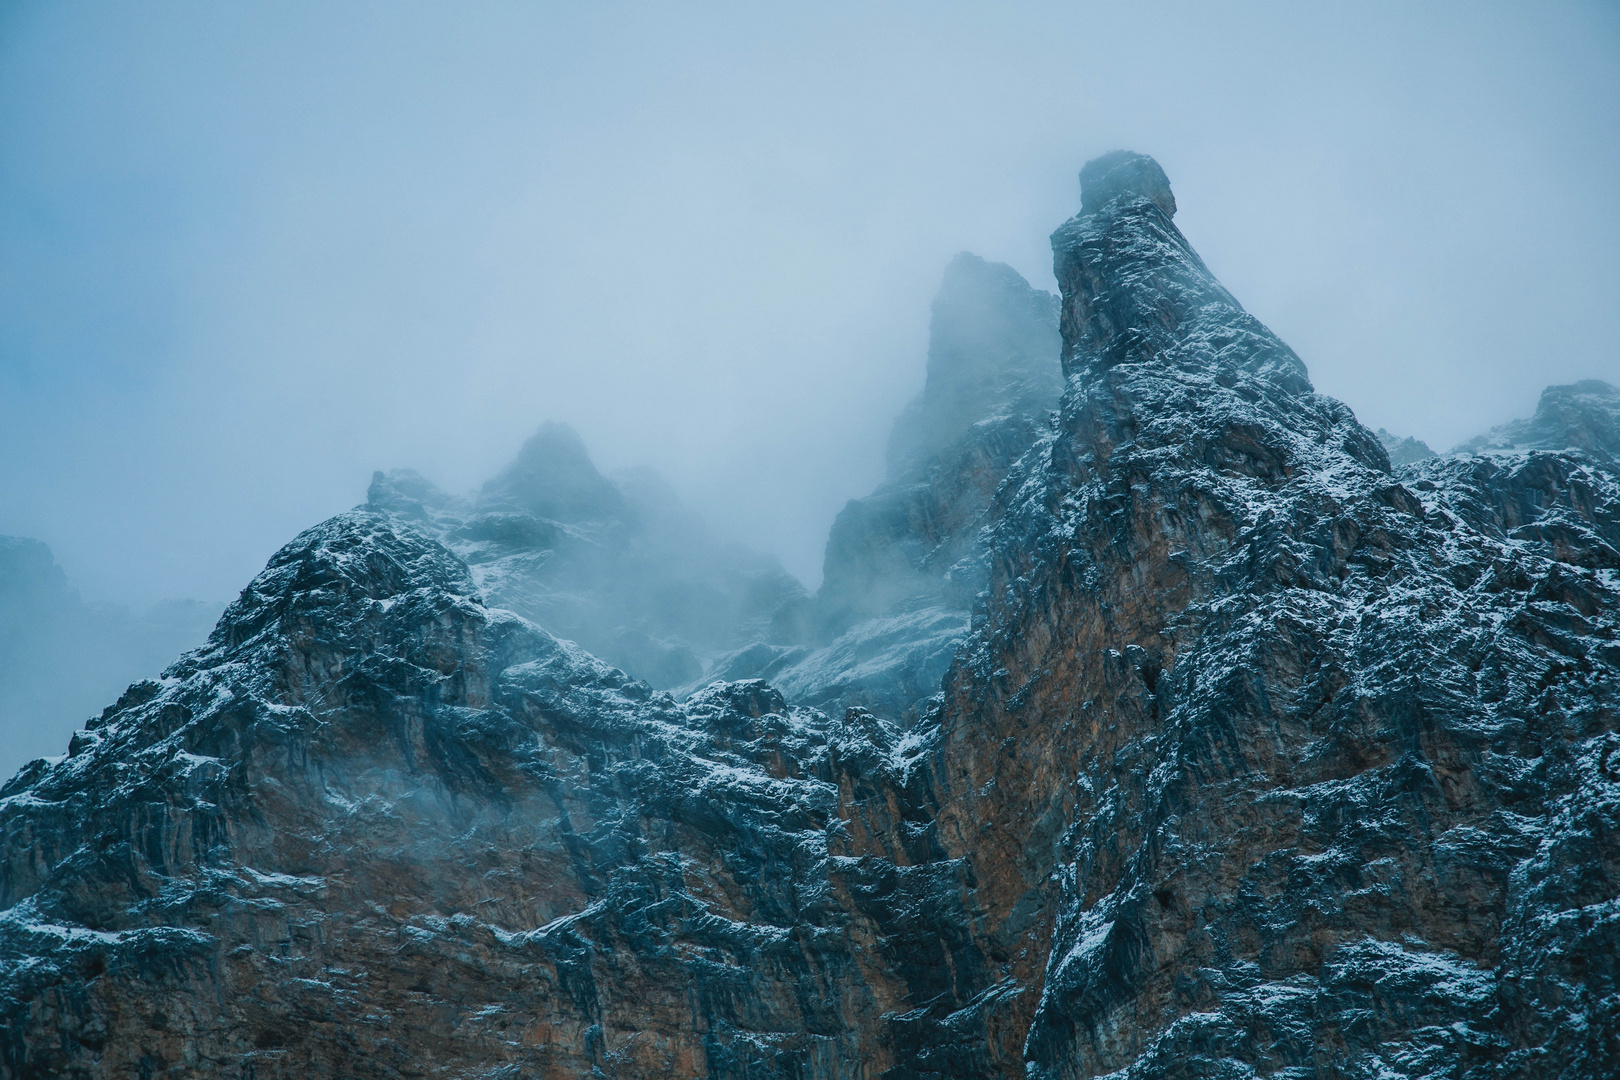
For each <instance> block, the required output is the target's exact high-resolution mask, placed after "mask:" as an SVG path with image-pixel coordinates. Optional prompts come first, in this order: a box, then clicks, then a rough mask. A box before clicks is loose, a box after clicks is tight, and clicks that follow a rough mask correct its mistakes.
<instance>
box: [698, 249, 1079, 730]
mask: <svg viewBox="0 0 1620 1080" xmlns="http://www.w3.org/2000/svg"><path fill="white" fill-rule="evenodd" d="M1057 307H1058V304H1057V297H1055V296H1053V295H1052V294H1050V293H1047V292H1042V291H1041V290H1039V289H1035V288H1032V287H1031V286H1030V284H1029V283H1028V282H1027V281H1025V280H1024V279H1023V278H1022V277H1021V276H1019V274H1018V272H1017V271H1015V270H1013V269H1012V268H1011V267H1009V266H1004V265H1002V264H1000V263H991V262H986V261H985V260H984V259H981V258H979V257H977V256H975V255H972V254H969V253H967V252H964V253H962V254H960V255H958V256H957V257H956V258H955V259H954V260H952V262H951V264H950V266H948V267H947V268H946V271H945V276H944V280H943V281H942V282H941V283H940V288H939V292H938V294H937V295H936V296H935V299H934V304H933V316H932V319H931V322H930V327H929V345H928V368H927V379H926V382H925V383H924V385H923V389H922V392H921V393H920V394H918V395H917V397H916V399H915V400H913V401H912V402H911V403H910V404H909V405H908V406H907V407H906V409H905V411H904V412H903V413H901V415H900V417H899V419H897V420H896V421H895V425H894V429H893V431H892V432H891V434H890V437H889V448H888V476H887V478H886V479H885V480H884V482H883V483H882V484H881V485H879V487H878V489H877V490H876V491H874V492H873V493H872V494H871V495H868V496H866V497H865V498H860V499H854V500H851V501H850V503H849V505H848V506H846V507H845V508H844V510H843V511H842V512H841V513H840V514H839V515H838V517H837V519H836V520H835V521H834V522H833V526H832V530H831V533H830V535H829V536H828V538H827V550H826V560H825V564H824V571H823V575H822V586H821V588H820V590H818V592H817V593H816V595H815V596H814V597H813V598H805V599H804V600H797V601H793V602H791V603H789V604H787V605H785V606H784V609H783V610H781V611H780V612H778V614H777V616H776V617H775V619H774V620H773V625H772V627H771V633H770V634H769V635H768V636H767V637H766V638H765V639H763V640H761V641H758V642H754V643H752V644H751V645H750V646H749V647H747V648H744V649H741V650H738V651H737V652H736V653H734V654H732V655H730V656H726V657H722V658H720V659H719V660H717V661H716V662H715V663H714V664H713V665H712V666H711V668H710V669H709V670H708V671H707V672H705V674H704V677H703V678H702V679H700V680H697V681H695V682H693V683H691V684H689V685H688V686H687V687H686V688H685V689H686V690H688V691H691V690H695V689H698V688H700V687H701V686H703V685H706V684H707V682H708V681H710V680H712V679H715V678H721V679H739V678H768V679H769V680H771V682H772V683H773V685H775V686H777V687H778V688H780V689H781V691H782V692H783V693H785V694H787V695H788V696H789V697H790V698H791V699H792V700H794V701H796V702H801V703H803V704H806V705H810V706H813V707H815V708H821V709H826V710H829V711H832V712H841V711H843V710H844V709H847V708H852V707H859V708H865V709H870V710H872V711H873V712H875V713H877V714H878V715H881V716H883V717H885V718H887V719H890V720H896V721H899V722H900V723H901V724H902V725H903V726H910V725H911V724H912V723H914V722H915V721H916V718H917V716H918V714H919V712H920V710H921V709H922V708H923V707H924V705H925V703H926V702H927V701H928V700H929V699H930V698H931V697H933V696H934V695H935V694H937V692H938V690H939V685H940V678H941V677H942V676H943V675H944V674H945V670H946V669H947V668H948V667H949V666H950V663H951V659H952V657H953V656H954V655H955V653H956V650H957V647H958V646H959V645H960V644H961V643H962V641H963V639H964V638H965V637H966V636H967V633H968V623H969V615H970V611H971V609H972V606H973V603H974V601H975V599H976V598H977V596H978V594H979V593H980V592H981V591H982V590H983V588H984V586H985V584H986V578H985V573H986V563H985V549H984V543H983V541H984V537H983V531H984V529H985V527H986V526H987V525H988V524H989V523H990V520H989V518H988V517H987V514H988V513H989V511H990V508H991V506H992V504H993V502H994V498H995V494H996V491H997V489H998V488H999V487H1000V485H1001V484H1002V482H1003V481H1004V480H1005V479H1006V477H1007V474H1008V473H1009V472H1010V471H1011V469H1012V466H1013V464H1014V463H1015V462H1016V461H1017V460H1018V458H1019V457H1020V456H1021V455H1022V454H1023V453H1024V452H1025V451H1026V450H1028V449H1029V448H1030V446H1031V445H1033V444H1034V443H1035V441H1036V439H1037V438H1039V436H1040V434H1041V433H1042V432H1043V431H1044V430H1045V429H1046V428H1047V427H1048V426H1049V425H1050V423H1051V414H1052V410H1054V409H1055V408H1056V407H1057V403H1058V398H1059V396H1060V394H1061V393H1062V389H1063V378H1062V374H1061V372H1060V370H1059V367H1058V363H1057V352H1058V345H1059V337H1058V326H1057Z"/></svg>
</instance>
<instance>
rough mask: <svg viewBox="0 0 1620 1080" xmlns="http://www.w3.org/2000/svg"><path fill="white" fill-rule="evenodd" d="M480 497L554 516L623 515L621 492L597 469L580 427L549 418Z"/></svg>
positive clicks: (491, 502)
mask: <svg viewBox="0 0 1620 1080" xmlns="http://www.w3.org/2000/svg"><path fill="white" fill-rule="evenodd" d="M482 501H483V502H484V503H486V504H488V505H491V506H504V507H510V508H512V509H518V510H524V511H527V512H528V513H531V514H534V515H535V516H537V517H542V518H548V519H550V520H553V521H563V522H576V521H601V520H604V519H618V520H625V519H627V518H628V517H629V516H630V509H629V506H628V505H627V504H626V502H625V500H624V496H623V494H622V493H621V492H620V491H619V489H618V488H617V487H615V486H614V484H613V482H612V481H610V480H608V479H607V477H605V476H603V475H602V474H601V473H599V472H597V470H596V465H595V463H594V462H592V461H591V455H590V452H589V451H587V450H586V449H585V443H584V441H583V440H582V439H580V437H579V433H578V432H576V431H575V430H574V429H573V428H571V427H569V426H568V425H567V424H563V423H559V422H557V421H554V420H552V421H547V422H546V423H545V424H544V425H542V426H541V428H540V430H539V431H537V432H535V434H534V435H533V436H532V437H531V438H530V439H529V441H528V442H526V443H524V444H523V449H521V450H519V451H518V456H517V460H516V461H514V462H512V464H510V465H508V466H507V467H506V468H505V469H503V470H501V472H500V473H499V474H497V475H496V476H495V477H494V478H493V479H492V480H490V481H489V482H488V483H486V484H485V485H484V489H483V493H482Z"/></svg>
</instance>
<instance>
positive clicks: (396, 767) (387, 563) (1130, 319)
mask: <svg viewBox="0 0 1620 1080" xmlns="http://www.w3.org/2000/svg"><path fill="white" fill-rule="evenodd" d="M1082 182H1083V190H1082V198H1081V205H1082V212H1081V214H1080V215H1079V216H1078V217H1076V218H1075V219H1074V220H1072V221H1070V222H1068V223H1067V224H1065V225H1064V226H1063V227H1062V228H1060V229H1059V230H1058V231H1057V233H1056V234H1054V237H1053V248H1054V255H1055V269H1056V272H1057V277H1058V281H1059V283H1060V285H1061V287H1062V294H1063V295H1062V302H1061V311H1060V327H1061V352H1060V357H1061V365H1062V373H1063V375H1064V376H1065V377H1066V379H1067V384H1066V385H1067V388H1066V390H1065V392H1064V395H1063V399H1062V403H1061V407H1060V410H1059V414H1058V416H1057V418H1056V421H1055V423H1054V424H1053V426H1051V427H1050V428H1049V429H1047V430H1046V431H1045V432H1044V433H1040V432H1037V433H1036V434H1035V436H1034V442H1033V443H1032V445H1030V446H1029V448H1028V449H1027V450H1026V451H1025V452H1024V453H1023V454H1022V456H1021V457H1020V458H1019V460H1018V461H1017V463H1016V464H1014V465H1012V466H1011V467H1010V470H1009V471H1008V472H1007V475H1006V477H1005V479H1003V480H1002V481H1000V482H999V483H998V484H997V485H996V486H995V488H994V491H993V492H991V493H990V494H989V495H988V496H987V497H986V499H985V503H984V508H983V510H982V511H981V512H980V513H981V514H982V519H983V521H984V523H985V525H986V526H987V528H988V532H987V533H985V534H984V535H983V536H982V538H980V539H978V540H976V541H975V543H977V544H979V545H981V546H980V550H981V551H982V553H983V564H982V565H983V571H982V572H983V575H984V576H983V578H982V581H983V582H984V584H985V585H986V586H987V588H986V590H985V595H984V596H983V597H982V598H981V599H980V600H979V601H978V602H977V603H976V605H975V607H974V609H973V616H972V624H971V628H970V631H969V633H968V636H967V638H966V641H965V643H964V645H963V647H962V649H961V650H960V652H959V653H958V654H957V656H956V659H955V660H954V662H953V663H952V664H951V665H950V667H949V669H948V671H947V673H946V675H945V677H944V679H943V681H942V683H941V684H940V695H939V697H938V698H937V700H935V701H934V702H932V703H931V704H929V705H927V706H926V707H924V708H923V709H922V710H921V711H920V714H919V715H918V717H917V719H916V721H915V723H914V724H913V725H912V726H911V727H910V729H909V730H907V731H904V732H902V730H901V729H900V728H899V727H897V726H896V725H894V724H891V723H889V722H888V721H886V720H884V719H881V718H879V717H878V716H875V715H873V714H872V713H870V712H866V711H863V710H860V709H850V710H848V711H846V712H844V713H842V714H841V715H839V716H837V717H836V718H833V717H829V716H827V715H826V714H824V713H822V712H818V711H815V710H811V709H806V708H803V707H800V706H796V705H792V704H790V703H789V701H788V700H784V697H783V696H782V695H781V694H779V693H777V692H776V691H774V690H772V689H771V688H770V687H769V686H767V685H766V684H764V683H761V682H758V681H745V682H734V683H725V684H720V685H717V686H713V687H710V688H708V689H706V690H704V691H702V692H700V693H698V694H696V695H694V696H693V697H692V698H690V699H689V700H687V701H685V702H684V703H683V702H678V701H677V700H676V699H675V698H673V697H671V696H668V695H664V694H660V693H657V692H656V691H654V690H652V689H651V688H650V687H648V686H647V685H646V684H644V683H638V682H636V681H634V680H631V679H629V678H627V677H626V676H624V675H623V674H621V673H619V672H617V671H615V670H613V669H611V668H608V667H606V666H605V665H603V664H601V663H600V662H598V661H596V660H594V659H593V658H591V657H590V656H588V655H586V654H584V653H583V652H581V651H580V650H579V649H577V648H576V647H574V646H572V645H569V644H567V643H564V642H559V641H558V640H556V639H555V638H553V637H552V636H551V635H549V634H546V633H545V632H543V631H541V630H539V629H538V628H537V627H536V626H534V625H533V624H532V623H530V622H528V621H526V620H524V619H523V618H521V617H519V616H516V615H514V614H511V613H509V612H506V611H503V610H500V609H499V608H496V607H491V606H489V605H488V604H486V603H485V600H486V599H487V598H486V597H484V596H482V595H481V594H480V592H479V587H478V585H477V584H476V582H475V580H474V578H473V576H472V574H471V573H470V572H469V570H468V568H467V564H466V563H465V562H464V561H463V560H462V559H460V558H458V557H457V556H456V555H455V554H454V553H453V552H452V551H450V550H449V549H447V548H446V547H445V546H444V545H443V544H441V543H440V542H439V541H438V539H436V538H435V536H434V535H433V534H432V531H431V530H427V529H423V528H422V527H421V526H420V525H412V524H411V523H410V522H409V521H407V520H406V519H405V518H404V517H402V516H401V515H400V514H399V513H397V512H395V513H383V512H378V511H361V512H356V513H354V514H350V515H345V516H342V517H339V518H336V519H333V520H332V521H330V522H328V523H326V524H324V525H322V526H319V527H317V528H316V529H313V530H311V531H310V532H308V533H306V534H305V535H304V536H302V537H300V538H299V539H298V540H296V541H294V542H293V543H292V544H291V545H289V546H288V547H287V548H285V549H283V551H282V552H281V553H279V554H278V555H277V556H276V558H275V559H274V560H272V562H271V564H270V566H269V567H268V568H267V569H266V571H265V572H264V573H263V574H261V575H260V577H259V578H258V579H256V580H255V582H254V583H253V584H252V585H251V586H250V587H249V589H248V590H247V591H246V592H244V594H243V596H242V597H241V599H239V600H238V601H237V602H236V603H235V604H233V605H232V606H231V608H230V609H228V610H227V612H226V614H225V616H224V618H223V619H222V620H221V622H220V625H219V627H218V628H217V629H216V631H215V633H214V636H213V638H212V639H211V640H210V642H209V644H208V646H207V647H206V648H205V649H204V650H202V651H200V652H198V653H194V654H192V655H190V656H188V657H186V658H183V659H182V660H181V661H180V662H179V663H178V664H177V665H175V666H174V667H173V668H171V669H170V670H169V671H168V672H167V673H165V675H164V677H163V678H162V679H161V680H160V681H155V682H150V683H142V684H137V685H136V686H135V687H132V688H131V689H130V691H129V692H128V693H126V694H125V696H124V697H123V698H122V699H121V700H120V701H119V702H118V703H117V704H116V705H114V706H112V707H111V708H109V709H108V710H107V712H106V713H105V714H104V715H103V717H102V718H101V719H100V720H99V721H98V722H97V723H96V724H95V725H93V726H92V728H91V729H89V730H87V731H86V732H84V733H82V734H80V735H79V736H76V737H75V739H74V742H73V744H72V746H71V748H70V750H71V753H70V756H69V757H68V758H66V759H63V760H59V761H56V762H43V761H42V762H38V763H36V764H35V765H33V766H30V767H29V768H28V769H26V770H24V772H23V773H22V774H20V775H19V776H18V777H17V778H16V779H14V780H13V781H12V782H11V783H10V784H8V785H7V786H6V788H5V789H4V791H3V792H0V851H3V852H4V862H3V867H4V872H3V880H0V908H3V912H4V913H3V915H0V963H3V964H4V967H3V969H0V972H3V975H0V986H3V996H0V1007H3V1008H4V1010H5V1012H6V1020H7V1023H6V1027H5V1036H4V1039H5V1042H4V1047H3V1050H4V1057H3V1059H0V1060H3V1062H4V1068H5V1070H6V1071H7V1073H8V1074H9V1075H16V1076H75V1075H77V1076H157V1075H221V1076H249V1075H251V1076H253V1077H256V1078H263V1077H271V1076H300V1077H303V1076H330V1077H390V1078H392V1077H403V1076H446V1077H448V1076H458V1077H460V1076H489V1077H494V1076H570V1077H572V1076H593V1075H603V1076H617V1077H626V1078H629V1077H652V1076H670V1075H673V1076H709V1077H738V1078H741V1077H750V1078H759V1077H784V1078H785V1077H798V1078H804V1077H828V1078H831V1077H839V1078H853V1077H866V1078H877V1077H884V1078H886V1080H901V1078H923V1077H943V1076H964V1077H965V1076H1005V1077H1018V1076H1023V1077H1039V1078H1058V1077H1064V1078H1069V1077H1074V1078H1079V1077H1093V1076H1105V1075H1106V1076H1115V1077H1122V1078H1142V1080H1146V1078H1149V1077H1154V1078H1158V1077H1185V1078H1193V1077H1199V1078H1205V1077H1207V1078H1216V1077H1220V1078H1226V1077H1242V1076H1256V1075H1260V1076H1279V1077H1307V1076H1323V1077H1330V1076H1331V1077H1367V1078H1369V1080H1370V1078H1374V1077H1377V1078H1386V1077H1412V1078H1416V1077H1433V1076H1457V1077H1471V1078H1479V1080H1484V1078H1493V1080H1494V1078H1506V1077H1525V1078H1528V1077H1545V1076H1556V1077H1568V1078H1574V1077H1589V1076H1602V1075H1612V1074H1613V1073H1614V1072H1615V1071H1616V1067H1617V1064H1620V1045H1617V1043H1616V1038H1617V1032H1620V987H1617V984H1616V975H1617V970H1620V964H1617V957H1620V734H1617V732H1616V730H1615V729H1616V724H1617V719H1620V639H1617V636H1616V629H1617V626H1616V624H1617V620H1620V555H1617V552H1620V477H1617V475H1616V473H1615V470H1614V468H1613V465H1612V463H1611V461H1610V460H1609V459H1607V458H1606V457H1604V456H1601V455H1599V454H1597V453H1593V452H1588V451H1586V450H1575V451H1570V450H1566V449H1562V448H1554V449H1545V448H1519V449H1512V450H1508V449H1504V450H1502V451H1501V452H1495V453H1490V454H1483V455H1476V456H1454V457H1447V458H1441V459H1430V460H1426V461H1423V462H1420V463H1417V464H1415V465H1409V466H1406V467H1404V468H1402V469H1401V470H1400V471H1399V472H1398V473H1392V471H1391V465H1390V462H1389V457H1388V455H1387V453H1386V451H1385V450H1384V448H1383V446H1382V445H1381V444H1380V442H1379V440H1378V439H1377V437H1376V436H1374V435H1373V434H1372V433H1371V432H1369V431H1367V430H1366V429H1365V428H1363V427H1362V426H1361V425H1359V424H1358V423H1357V422H1356V421H1355V419H1354V417H1353V416H1352V415H1351V413H1350V411H1349V410H1348V409H1347V408H1345V406H1343V405H1342V404H1340V403H1338V402H1336V401H1333V400H1332V399H1329V398H1325V397H1323V396H1321V395H1318V394H1316V393H1315V392H1314V391H1313V390H1312V388H1311V385H1310V382H1309V379H1308V377H1307V375H1306V372H1305V368H1304V366H1303V364H1301V362H1300V361H1299V359H1298V358H1297V357H1296V356H1295V355H1294V354H1293V352H1292V351H1291V350H1289V349H1288V348H1287V346H1286V345H1284V344H1283V343H1282V342H1281V341H1279V340H1278V339H1277V338H1276V337H1275V336H1274V335H1273V334H1271V333H1270V331H1268V330H1267V329H1266V328H1265V327H1264V326H1263V325H1261V324H1260V323H1259V322H1258V321H1257V320H1255V319H1254V318H1253V317H1252V316H1251V315H1249V314H1248V313H1246V312H1245V311H1244V310H1243V309H1242V307H1241V306H1240V305H1239V304H1238V303H1237V302H1236V300H1234V299H1233V298H1232V297H1231V295H1230V294H1228V293H1227V292H1226V290H1225V289H1224V288H1222V287H1221V286H1220V285H1219V283H1218V282H1216V281H1215V279H1214V278H1213V276H1212V275H1210V273H1209V271H1208V270H1207V268H1206V267H1205V266H1204V265H1203V263H1202V262H1201V260H1199V258H1198V256H1197V255H1196V254H1195V253H1194V252H1193V250H1192V248H1191V247H1190V245H1189V244H1188V243H1187V241H1186V239H1185V238H1184V237H1183V236H1182V234H1181V233H1180V231H1179V230H1178V229H1177V228H1176V226H1175V224H1174V222H1173V220H1172V215H1173V214H1174V210H1175V203H1174V199H1173V196H1171V194H1170V190H1169V183H1168V181H1167V180H1166V179H1165V177H1164V174H1163V171H1162V170H1161V169H1159V167H1158V166H1157V165H1156V164H1155V163H1153V162H1152V161H1151V159H1147V158H1143V157H1140V156H1139V155H1129V154H1116V155H1110V156H1109V157H1107V158H1105V159H1100V160H1099V161H1098V162H1094V163H1092V164H1090V165H1088V166H1087V168H1086V171H1085V172H1083V173H1082ZM1582 393H1583V394H1584V393H1585V392H1584V391H1583V392H1582ZM1559 415H1569V413H1568V412H1567V411H1566V412H1563V413H1560V414H1559ZM1580 415H1582V416H1586V415H1587V413H1586V412H1582V413H1580ZM1585 422H1586V421H1583V423H1585ZM1595 423H1596V427H1597V428H1601V426H1602V424H1601V417H1600V418H1599V421H1597V422H1595ZM1588 426H1589V427H1590V426H1592V425H1591V424H1588ZM1594 431H1595V434H1593V435H1592V437H1591V438H1590V439H1589V440H1588V442H1589V443H1590V444H1591V445H1593V446H1600V447H1601V446H1603V445H1607V444H1606V443H1605V441H1604V440H1606V439H1608V438H1609V437H1610V435H1609V433H1608V432H1607V431H1606V430H1605V431H1597V430H1596V428H1594ZM1584 437H1585V436H1583V438H1584ZM1538 438H1540V436H1538ZM1561 438H1562V440H1563V441H1562V445H1563V446H1565V447H1567V446H1570V445H1582V444H1580V443H1576V442H1574V441H1573V439H1572V437H1571V436H1569V433H1567V432H1566V433H1565V436H1559V435H1557V434H1556V433H1554V434H1552V435H1549V436H1548V439H1550V441H1543V442H1542V443H1540V444H1538V445H1541V446H1544V447H1551V446H1553V445H1554V444H1556V443H1559V441H1560V439H1561ZM1514 445H1515V446H1518V445H1519V444H1518V443H1515V444H1514ZM912 565H917V564H912Z"/></svg>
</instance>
